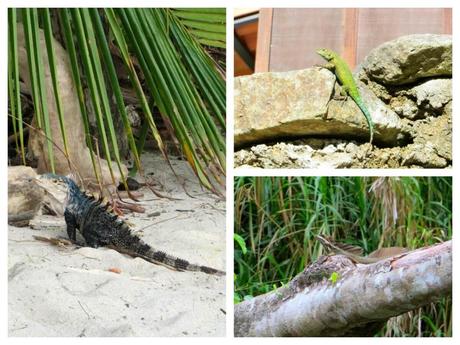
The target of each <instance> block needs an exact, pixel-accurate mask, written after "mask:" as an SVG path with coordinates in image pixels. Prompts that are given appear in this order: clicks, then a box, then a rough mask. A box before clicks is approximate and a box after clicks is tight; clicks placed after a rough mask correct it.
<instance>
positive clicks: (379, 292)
mask: <svg viewBox="0 0 460 345" xmlns="http://www.w3.org/2000/svg"><path fill="white" fill-rule="evenodd" d="M451 293H452V242H451V241H447V242H444V243H441V244H438V245H434V246H431V247H427V248H421V249H417V250H414V251H411V252H408V253H405V254H401V255H398V256H395V257H392V258H388V259H384V260H381V261H379V262H377V263H374V264H368V265H363V264H356V263H354V262H352V261H351V260H350V259H348V258H347V257H345V256H343V255H336V256H322V257H320V258H319V259H318V260H317V261H316V262H315V263H313V264H311V265H310V266H308V267H307V268H306V269H305V270H304V271H303V272H302V273H300V274H299V275H297V276H296V277H295V278H294V279H293V280H291V282H290V283H289V285H287V286H285V287H282V288H279V289H277V290H276V291H273V292H270V293H267V294H264V295H261V296H258V297H255V298H253V299H251V300H249V301H245V302H242V303H239V304H237V305H235V336H237V337H250V336H259V337H263V336H265V337H267V336H275V337H280V336H371V335H373V334H374V333H375V332H376V331H377V330H378V329H379V327H381V326H382V325H383V324H384V323H385V322H386V320H388V319H389V318H390V317H393V316H397V315H400V314H403V313H405V312H407V311H410V310H413V309H416V308H419V307H421V306H424V305H426V304H429V303H431V302H434V301H436V300H438V299H439V298H441V297H443V296H447V295H449V294H451Z"/></svg>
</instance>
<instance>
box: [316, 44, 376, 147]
mask: <svg viewBox="0 0 460 345" xmlns="http://www.w3.org/2000/svg"><path fill="white" fill-rule="evenodd" d="M316 52H317V53H318V54H319V55H320V56H321V57H323V58H324V59H325V60H326V61H327V62H328V63H327V64H326V65H324V66H323V67H324V68H327V69H329V70H331V71H333V72H334V73H335V75H336V77H337V79H338V81H339V82H340V85H341V86H342V91H341V94H342V96H347V95H348V96H350V97H351V98H352V99H353V101H355V103H356V105H357V106H358V107H359V109H361V111H362V112H363V114H364V117H365V118H366V120H367V124H368V125H369V133H370V139H369V143H370V144H372V140H373V138H374V123H373V122H372V117H371V114H370V113H369V110H368V109H367V107H366V106H365V104H364V102H363V100H362V98H361V95H360V94H359V91H358V87H357V86H356V83H355V80H354V79H353V75H352V74H351V71H350V68H349V67H348V65H347V63H346V62H345V60H343V59H342V58H341V57H340V55H339V54H337V53H336V52H333V51H332V50H329V49H326V48H321V49H318V50H317V51H316Z"/></svg>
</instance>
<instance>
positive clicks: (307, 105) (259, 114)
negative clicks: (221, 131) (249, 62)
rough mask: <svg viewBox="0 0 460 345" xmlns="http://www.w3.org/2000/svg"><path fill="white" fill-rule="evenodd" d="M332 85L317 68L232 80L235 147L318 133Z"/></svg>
mask: <svg viewBox="0 0 460 345" xmlns="http://www.w3.org/2000/svg"><path fill="white" fill-rule="evenodd" d="M334 83H335V78H334V76H333V75H332V74H331V73H330V72H329V71H327V70H325V69H319V68H310V69H306V70H301V71H291V72H281V73H275V72H273V73H258V74H254V75H251V76H245V77H239V78H235V93H234V97H235V145H236V146H242V145H247V144H249V143H255V142H261V141H264V140H273V138H275V137H282V136H293V135H297V136H298V135H301V134H314V133H318V131H321V130H322V129H321V127H322V126H321V123H323V122H324V121H323V118H324V116H325V114H326V112H327V104H328V101H329V99H330V96H331V94H332V92H333V88H334ZM293 133H295V134H293Z"/></svg>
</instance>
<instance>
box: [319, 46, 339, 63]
mask: <svg viewBox="0 0 460 345" xmlns="http://www.w3.org/2000/svg"><path fill="white" fill-rule="evenodd" d="M316 53H317V54H318V55H320V56H322V57H323V58H325V59H326V60H327V61H330V60H332V59H333V58H334V57H335V56H336V54H335V53H334V52H333V51H332V50H329V49H327V48H320V49H318V50H316Z"/></svg>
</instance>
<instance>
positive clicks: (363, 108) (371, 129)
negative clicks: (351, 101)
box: [355, 99, 374, 144]
mask: <svg viewBox="0 0 460 345" xmlns="http://www.w3.org/2000/svg"><path fill="white" fill-rule="evenodd" d="M355 102H356V104H357V105H358V107H359V109H361V111H362V112H363V114H364V117H365V118H366V121H367V124H368V126H369V134H370V139H369V143H370V144H372V141H373V140H374V123H373V122H372V117H371V114H370V113H369V110H367V108H366V106H365V105H364V103H363V101H362V100H361V99H359V100H355Z"/></svg>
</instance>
